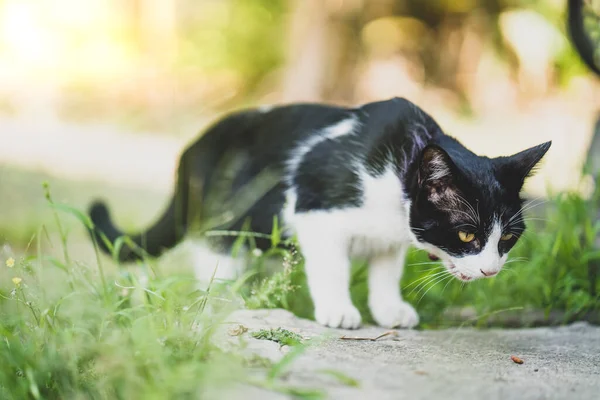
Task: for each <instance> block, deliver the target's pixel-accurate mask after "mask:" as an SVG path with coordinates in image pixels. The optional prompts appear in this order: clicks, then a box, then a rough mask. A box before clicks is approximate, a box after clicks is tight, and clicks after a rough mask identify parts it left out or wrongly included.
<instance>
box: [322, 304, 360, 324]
mask: <svg viewBox="0 0 600 400" xmlns="http://www.w3.org/2000/svg"><path fill="white" fill-rule="evenodd" d="M315 319H316V320H317V322H318V323H320V324H321V325H325V326H329V327H331V328H344V329H356V328H358V327H359V326H360V323H361V317H360V312H358V310H357V309H356V307H354V306H353V305H352V304H345V303H342V304H328V305H325V306H323V305H321V306H317V307H316V309H315Z"/></svg>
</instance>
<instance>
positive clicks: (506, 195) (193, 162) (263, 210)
mask: <svg viewBox="0 0 600 400" xmlns="http://www.w3.org/2000/svg"><path fill="white" fill-rule="evenodd" d="M349 119H351V120H353V121H355V123H356V129H355V130H354V131H353V133H352V134H346V135H342V136H339V137H337V138H336V139H335V140H329V139H325V140H320V139H319V138H318V135H323V132H324V130H325V129H327V128H328V127H332V126H334V125H335V124H337V123H340V122H342V121H346V120H349ZM315 138H316V139H317V141H316V142H314V143H316V144H315V145H314V146H311V148H310V151H308V152H307V153H306V154H304V155H303V157H301V159H299V160H298V163H297V165H296V166H295V167H296V168H295V170H294V171H293V173H292V174H290V160H291V159H293V157H294V155H296V154H297V152H298V149H299V148H300V147H301V146H302V145H303V144H306V143H307V142H310V140H314V139H315ZM549 147H550V143H546V144H544V145H541V146H538V147H535V148H532V149H530V150H527V151H525V152H522V153H519V154H517V155H514V156H512V157H503V158H497V159H489V158H487V157H479V156H477V155H475V154H473V153H472V152H471V151H469V150H468V149H466V148H465V147H464V146H462V145H461V144H460V143H459V142H458V141H456V140H455V139H453V138H451V137H449V136H446V135H445V134H444V133H443V132H442V130H441V129H440V127H439V126H438V125H437V124H436V122H435V121H434V120H433V119H432V118H431V117H430V116H429V115H427V114H426V113H425V112H424V111H422V110H421V109H419V108H418V107H417V106H415V105H414V104H413V103H411V102H409V101H408V100H405V99H400V98H394V99H391V100H387V101H380V102H375V103H369V104H366V105H364V106H362V107H360V108H343V107H334V106H327V105H317V104H296V105H287V106H281V107H276V108H273V109H272V110H270V111H268V112H260V111H258V110H245V111H240V112H236V113H233V114H231V115H229V116H227V117H225V118H223V119H221V120H220V121H218V122H217V123H216V124H215V125H213V126H212V127H210V128H209V129H208V130H207V131H206V133H205V134H204V135H203V136H202V137H201V138H200V139H199V140H197V141H196V142H195V143H193V144H192V145H191V146H189V147H188V148H187V149H186V150H185V151H184V152H183V155H182V156H181V159H180V164H179V169H178V178H177V184H176V188H175V195H174V197H173V200H172V201H171V203H170V205H169V206H168V207H167V209H166V211H165V212H164V214H163V216H162V217H161V218H160V219H159V221H158V222H157V223H156V224H155V225H154V226H152V227H150V229H149V230H147V231H146V232H143V233H140V234H136V235H132V236H131V238H132V240H133V242H134V243H135V244H136V245H137V246H138V247H140V248H142V249H143V250H145V252H146V253H147V254H149V255H151V256H157V255H159V254H160V253H161V252H162V251H163V250H164V249H167V248H170V247H172V246H174V245H175V244H176V243H177V242H179V241H180V240H181V239H182V238H183V237H184V235H185V233H186V232H187V231H188V230H190V229H194V230H195V229H199V230H201V231H203V230H207V229H215V228H217V229H228V230H234V231H240V230H242V229H248V230H250V231H253V232H260V233H265V234H270V233H271V229H272V224H273V217H274V216H279V217H281V213H282V208H283V207H284V203H285V200H286V196H285V193H286V190H287V189H288V188H289V187H290V185H291V186H293V187H294V189H295V193H296V196H297V201H296V207H295V211H296V212H297V213H302V212H308V211H312V210H328V209H336V208H345V207H360V206H361V204H362V202H363V195H364V193H363V189H362V187H361V183H360V179H359V178H360V176H359V175H360V171H359V170H358V169H357V167H358V166H360V167H362V168H364V170H365V171H367V172H368V173H369V174H371V175H372V176H375V177H376V176H378V175H380V174H382V173H383V172H384V171H385V170H386V168H389V167H390V166H391V167H392V168H393V170H394V172H395V173H396V175H397V176H398V179H400V180H401V181H402V183H403V185H404V187H405V189H406V195H407V196H408V200H411V202H412V203H413V207H411V215H410V217H411V224H412V227H413V229H414V233H415V235H416V236H417V238H418V239H419V240H421V241H427V242H429V243H432V244H434V245H436V246H438V247H440V248H445V249H447V250H448V251H449V252H450V253H451V254H457V255H459V254H467V253H470V252H473V251H475V250H476V248H475V247H474V246H482V245H483V244H484V243H477V242H474V243H470V244H467V245H465V243H462V242H458V238H457V235H456V230H457V227H459V226H460V225H461V221H460V218H458V222H457V221H456V220H457V218H455V217H456V214H457V213H460V211H461V210H462V209H461V207H462V206H461V205H458V206H457V207H454V209H453V210H448V209H444V207H440V205H435V204H434V203H432V202H431V198H430V196H431V193H433V192H432V190H434V189H435V190H445V189H449V190H452V191H454V192H456V193H460V194H461V196H462V197H464V199H466V200H467V201H468V202H469V203H470V204H472V205H474V207H475V205H476V206H477V208H478V212H479V213H480V216H481V224H480V226H477V227H474V228H473V229H475V230H477V229H479V230H481V229H487V227H488V224H487V223H486V221H487V220H489V219H490V218H492V217H493V216H494V215H496V216H499V215H502V216H503V218H504V219H505V221H508V219H509V218H511V217H512V216H514V215H515V213H517V212H518V211H519V209H520V208H521V205H522V204H521V203H522V201H521V199H520V197H519V191H520V190H521V187H522V184H523V181H524V179H525V177H526V176H528V174H529V173H530V172H531V171H532V168H533V167H534V165H535V164H536V163H537V162H538V161H539V160H540V159H541V157H542V156H543V155H544V154H545V152H546V151H547V150H548V148H549ZM432 152H433V153H432ZM436 154H437V155H439V156H441V157H443V158H444V160H445V162H446V164H447V166H448V168H449V169H450V170H451V172H452V173H451V175H449V176H446V177H444V179H442V180H440V181H439V182H432V181H428V180H427V179H425V178H426V176H427V174H428V173H430V172H428V168H429V167H430V166H428V163H427V157H428V156H431V155H436ZM253 196H254V197H253ZM457 210H458V211H457ZM463 212H464V211H463ZM90 215H91V218H92V221H93V222H94V224H95V229H94V230H93V231H92V235H94V236H96V238H98V242H99V243H100V244H101V247H102V249H103V250H105V251H107V250H108V248H107V246H105V245H104V244H103V241H102V240H101V239H99V233H100V232H102V233H103V234H104V235H105V236H106V237H107V239H108V240H109V241H110V242H111V243H114V242H115V241H116V239H117V238H118V237H119V236H122V235H123V233H122V232H121V231H120V230H119V229H118V228H116V227H115V226H114V224H113V223H112V222H111V220H110V217H109V214H108V211H107V209H106V207H105V206H104V205H103V204H101V203H96V204H95V205H94V206H93V207H92V209H91V211H90ZM453 217H454V218H453ZM280 220H281V219H280ZM515 220H516V221H518V220H519V219H518V218H517V219H515ZM518 222H519V223H517V224H514V226H512V227H511V229H512V231H514V232H515V233H520V232H522V231H523V229H524V225H523V223H522V221H518ZM247 224H249V225H247ZM234 240H235V238H234V237H233V238H232V237H223V238H221V239H219V240H218V241H217V242H216V243H214V244H215V246H216V247H218V248H219V249H221V250H223V251H227V250H228V249H229V247H230V246H231V244H232V242H233V241H234ZM514 241H516V237H515V239H514ZM257 245H258V247H260V248H266V247H268V246H269V245H270V241H269V240H265V239H258V240H257ZM504 245H506V246H509V245H510V246H512V245H514V242H512V244H511V243H506V244H503V246H504ZM501 250H502V251H503V252H504V251H507V250H508V248H502V249H501ZM118 256H119V259H120V260H121V261H132V260H135V259H138V258H139V257H140V252H139V251H135V249H131V248H129V247H127V246H124V247H123V248H122V249H121V251H120V253H119V255H118Z"/></svg>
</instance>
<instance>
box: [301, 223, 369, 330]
mask: <svg viewBox="0 0 600 400" xmlns="http://www.w3.org/2000/svg"><path fill="white" fill-rule="evenodd" d="M319 225H321V224H319ZM304 228H307V229H298V230H297V235H298V242H299V243H300V246H301V249H302V255H303V256H304V269H305V271H306V278H307V280H308V288H309V290H310V294H311V297H312V300H313V303H314V306H315V319H316V320H317V322H319V323H320V324H322V325H326V326H330V327H332V328H346V329H353V328H358V327H359V326H360V323H361V317H360V313H359V312H358V310H357V309H356V307H354V305H353V304H352V300H351V299H350V260H349V257H348V246H347V241H346V240H345V238H344V237H342V235H341V233H335V232H331V231H330V230H328V229H323V228H324V227H323V226H314V228H315V229H311V228H308V227H306V226H305V227H304ZM325 231H328V232H325Z"/></svg>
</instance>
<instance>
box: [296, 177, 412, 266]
mask: <svg viewBox="0 0 600 400" xmlns="http://www.w3.org/2000/svg"><path fill="white" fill-rule="evenodd" d="M361 183H362V188H363V193H364V196H363V204H362V206H361V207H356V208H345V209H335V210H327V211H312V212H306V213H301V214H292V213H291V212H287V213H285V216H286V221H285V222H286V223H287V224H288V225H289V226H290V227H291V228H292V229H293V230H295V231H296V232H297V233H298V236H299V238H300V239H301V242H302V241H307V239H308V238H309V237H310V239H308V241H310V242H313V243H315V242H320V243H321V246H322V249H323V251H327V247H328V245H327V244H328V243H332V242H335V243H337V244H342V245H344V246H347V250H348V251H349V253H350V254H351V255H356V256H368V255H371V254H374V253H380V252H387V251H389V250H392V249H394V248H397V247H398V246H400V245H402V244H406V243H408V242H410V241H411V233H410V229H409V225H408V216H407V208H408V207H407V205H406V200H405V195H404V190H403V188H402V184H401V182H400V180H399V179H398V177H397V176H396V175H395V174H394V173H393V172H392V171H391V170H387V171H386V172H385V173H384V174H383V175H381V176H379V177H372V176H370V175H369V174H367V173H366V172H361ZM293 200H294V199H293V197H292V198H288V201H290V202H291V201H293ZM289 206H290V205H288V207H289ZM301 245H302V243H301Z"/></svg>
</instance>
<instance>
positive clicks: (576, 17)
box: [568, 0, 600, 76]
mask: <svg viewBox="0 0 600 400" xmlns="http://www.w3.org/2000/svg"><path fill="white" fill-rule="evenodd" d="M583 3H584V1H583V0H569V5H568V18H569V25H568V29H569V35H570V36H571V41H572V42H573V45H574V46H575V49H576V50H577V52H578V53H579V56H580V57H581V59H582V60H583V62H584V63H585V64H586V65H587V66H588V67H589V68H590V69H591V70H592V71H594V73H595V74H596V75H598V76H600V66H598V64H596V60H595V58H594V57H595V54H594V53H595V46H594V42H593V41H592V39H591V38H590V36H589V35H588V34H587V33H586V31H585V27H584V23H583V22H584V15H583V7H584V4H583Z"/></svg>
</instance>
